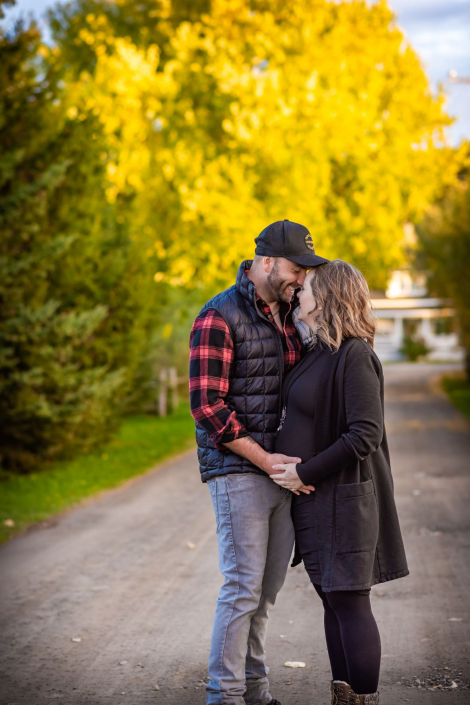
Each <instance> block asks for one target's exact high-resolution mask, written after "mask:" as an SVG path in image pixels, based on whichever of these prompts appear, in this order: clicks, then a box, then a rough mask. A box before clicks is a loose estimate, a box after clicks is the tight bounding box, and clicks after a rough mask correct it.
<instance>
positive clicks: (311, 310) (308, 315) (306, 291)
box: [297, 269, 321, 324]
mask: <svg viewBox="0 0 470 705" xmlns="http://www.w3.org/2000/svg"><path fill="white" fill-rule="evenodd" d="M314 276H315V270H314V269H311V270H310V271H309V272H307V276H306V277H305V280H304V283H303V286H302V288H301V289H300V291H299V292H298V294H297V296H298V298H299V302H300V307H299V310H298V314H297V317H298V319H299V321H304V322H305V323H307V324H314V323H315V319H316V318H317V317H318V316H319V315H320V313H321V308H320V307H317V302H316V301H315V299H314V297H313V294H312V279H313V277H314Z"/></svg>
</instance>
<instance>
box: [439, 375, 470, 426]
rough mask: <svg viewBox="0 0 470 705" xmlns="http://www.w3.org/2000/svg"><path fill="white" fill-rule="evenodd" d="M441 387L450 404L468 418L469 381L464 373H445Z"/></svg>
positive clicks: (469, 412) (469, 416)
mask: <svg viewBox="0 0 470 705" xmlns="http://www.w3.org/2000/svg"><path fill="white" fill-rule="evenodd" d="M442 388H443V389H444V391H445V392H446V394H447V396H448V397H449V399H450V401H451V402H452V404H453V405H454V406H455V407H456V408H457V409H458V410H459V411H461V412H462V414H464V415H465V416H466V417H467V418H468V419H470V382H469V381H468V379H467V377H466V375H465V373H464V372H458V373H456V374H452V375H445V376H444V377H443V378H442Z"/></svg>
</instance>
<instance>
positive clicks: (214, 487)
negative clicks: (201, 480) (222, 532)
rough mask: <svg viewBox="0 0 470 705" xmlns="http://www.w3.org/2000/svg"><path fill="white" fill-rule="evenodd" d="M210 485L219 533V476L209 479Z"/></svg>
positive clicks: (216, 527) (216, 529)
mask: <svg viewBox="0 0 470 705" xmlns="http://www.w3.org/2000/svg"><path fill="white" fill-rule="evenodd" d="M207 485H208V487H209V492H210V493H211V500H212V506H213V507H214V514H215V531H216V533H219V507H218V502H217V478H214V479H213V480H209V481H208V482H207Z"/></svg>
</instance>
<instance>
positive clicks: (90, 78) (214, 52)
mask: <svg viewBox="0 0 470 705" xmlns="http://www.w3.org/2000/svg"><path fill="white" fill-rule="evenodd" d="M121 4H125V2H124V0H122V2H121ZM159 7H160V6H159ZM165 8H166V9H165ZM165 8H164V9H163V10H160V11H159V12H157V4H156V3H155V9H154V10H150V11H149V13H148V22H147V24H146V25H145V27H144V28H145V30H146V31H145V32H144V35H145V37H146V39H145V42H143V43H141V44H140V43H138V42H136V43H134V42H132V40H131V39H130V37H123V36H119V35H118V34H117V33H116V32H114V30H113V28H112V27H111V26H110V25H109V22H108V20H107V18H106V17H105V15H104V14H100V13H98V12H94V13H93V14H88V15H87V16H86V17H85V18H84V21H85V26H84V27H82V29H81V30H80V32H79V34H78V36H77V41H81V42H83V43H84V44H86V45H87V46H88V47H91V48H92V49H93V50H94V51H95V54H96V64H95V67H94V70H93V71H92V72H86V73H85V74H83V73H82V74H81V75H80V76H79V77H78V78H75V79H73V81H72V79H71V80H70V83H71V85H70V87H69V90H68V95H70V96H73V105H71V107H70V109H69V115H70V116H72V114H73V110H74V109H75V110H76V111H77V114H76V115H77V119H79V114H80V112H81V111H82V110H93V111H94V113H95V114H98V115H99V118H100V120H101V122H102V124H103V127H104V131H105V134H106V137H107V140H108V152H107V156H106V160H107V178H108V182H109V183H108V184H107V188H106V197H107V199H108V201H109V202H110V203H118V204H121V203H122V204H128V205H127V206H122V208H124V207H127V209H128V212H127V215H126V222H128V223H129V227H130V228H132V232H133V236H134V237H135V238H136V239H137V240H141V241H142V243H143V244H145V247H147V246H148V247H151V248H152V247H153V245H152V242H153V243H154V247H153V251H154V252H157V255H158V258H159V261H160V266H159V270H158V273H159V278H158V280H159V281H166V282H167V283H168V284H169V285H171V286H176V287H183V288H185V289H186V290H188V291H190V290H192V289H194V288H203V289H207V288H209V289H210V288H213V289H214V290H215V289H217V288H218V287H219V288H220V286H224V285H227V284H228V283H230V282H231V280H232V278H233V273H234V270H235V268H236V266H237V265H238V264H239V262H240V261H241V259H242V258H244V257H247V256H250V255H252V253H253V238H254V237H255V236H256V235H257V234H258V233H259V232H260V231H261V229H262V228H263V227H264V226H265V225H266V224H268V223H269V222H271V221H274V220H278V219H282V218H289V219H290V220H294V221H298V222H301V223H304V224H305V225H306V226H307V227H309V229H310V231H311V233H312V236H313V240H314V243H315V247H316V249H317V251H318V252H319V253H321V254H322V255H325V256H326V257H340V258H344V259H347V260H349V261H352V262H353V263H355V264H357V265H358V266H359V267H361V269H362V270H363V271H364V272H365V273H366V275H367V277H368V279H369V282H370V283H371V285H373V286H378V285H381V284H383V283H384V281H385V279H386V277H387V272H388V270H389V269H391V268H393V267H396V266H397V265H400V264H401V263H402V262H403V258H404V247H403V227H404V225H405V224H406V223H407V222H408V221H413V220H416V219H417V218H419V217H420V216H421V214H422V213H423V210H424V208H425V207H426V205H427V204H429V203H430V202H432V200H433V199H435V197H436V195H437V194H438V193H440V191H441V190H442V188H443V186H444V185H445V184H448V183H451V182H452V180H453V179H454V178H455V171H456V164H457V163H458V156H456V154H455V152H454V150H451V149H450V148H449V147H448V146H447V145H446V138H445V127H446V126H447V125H448V124H449V122H450V120H449V118H448V117H447V116H446V114H445V112H444V110H443V97H442V96H441V95H439V96H437V97H436V96H433V95H432V93H431V91H430V88H429V83H428V81H427V78H426V76H425V73H424V72H423V68H422V66H421V65H420V62H419V59H418V58H417V56H416V54H415V53H414V51H413V50H412V48H411V47H410V46H409V45H408V44H407V42H406V40H405V39H404V37H403V35H402V33H401V31H400V30H399V28H398V27H397V26H396V24H395V23H394V19H393V15H392V13H391V11H390V10H389V8H388V7H387V5H386V3H385V2H378V3H376V4H374V5H372V6H369V5H368V4H367V3H366V2H362V1H360V0H353V1H352V2H338V3H331V2H327V1H326V0H292V2H290V3H288V4H281V3H278V2H274V1H273V0H266V1H265V2H262V3H261V2H258V3H255V4H253V3H252V2H247V0H213V2H212V6H211V11H210V13H208V14H206V15H202V16H200V17H199V19H198V20H197V21H191V22H190V21H185V22H181V23H179V24H175V23H171V22H169V21H168V19H167V18H168V16H169V13H170V8H169V7H168V6H166V5H165ZM254 8H257V9H254ZM153 35H155V37H160V38H161V37H162V36H163V37H165V41H164V42H162V41H161V39H160V44H158V43H157V42H154V43H152V42H153V40H152V37H153ZM162 56H164V58H162ZM75 106H77V107H75ZM120 207H121V206H120Z"/></svg>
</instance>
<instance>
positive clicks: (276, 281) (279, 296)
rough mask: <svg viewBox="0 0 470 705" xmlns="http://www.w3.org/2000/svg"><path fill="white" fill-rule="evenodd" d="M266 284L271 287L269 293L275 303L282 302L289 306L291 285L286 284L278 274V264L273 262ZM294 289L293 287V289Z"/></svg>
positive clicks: (275, 261) (291, 296) (291, 295)
mask: <svg viewBox="0 0 470 705" xmlns="http://www.w3.org/2000/svg"><path fill="white" fill-rule="evenodd" d="M267 281H268V284H269V286H270V287H271V292H272V295H273V297H274V298H275V299H276V301H284V302H285V303H288V304H290V303H291V301H292V298H293V294H292V292H291V290H290V287H291V286H293V285H292V284H286V283H285V281H284V279H283V278H282V277H281V276H280V274H279V262H278V261H277V260H274V265H273V268H272V269H271V271H270V272H269V274H268V279H267ZM294 288H295V287H294Z"/></svg>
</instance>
